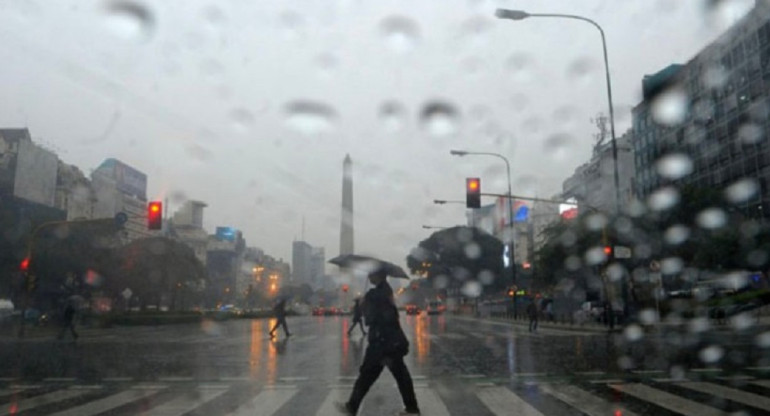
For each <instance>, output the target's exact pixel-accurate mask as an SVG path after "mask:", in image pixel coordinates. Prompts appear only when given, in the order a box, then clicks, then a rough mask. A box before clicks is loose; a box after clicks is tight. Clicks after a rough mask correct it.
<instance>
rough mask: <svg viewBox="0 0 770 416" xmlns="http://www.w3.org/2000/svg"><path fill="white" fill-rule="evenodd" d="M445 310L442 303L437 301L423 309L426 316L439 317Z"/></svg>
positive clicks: (429, 303)
mask: <svg viewBox="0 0 770 416" xmlns="http://www.w3.org/2000/svg"><path fill="white" fill-rule="evenodd" d="M445 310H446V306H444V302H441V301H437V300H434V301H431V302H428V307H427V308H425V312H427V313H428V315H440V314H442V313H444V311H445Z"/></svg>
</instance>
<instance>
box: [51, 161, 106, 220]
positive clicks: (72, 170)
mask: <svg viewBox="0 0 770 416" xmlns="http://www.w3.org/2000/svg"><path fill="white" fill-rule="evenodd" d="M55 206H56V208H59V209H61V210H64V211H65V212H66V213H67V220H68V221H72V220H83V219H93V218H94V207H95V206H96V193H95V192H94V189H93V187H92V186H91V181H90V180H88V178H87V177H86V176H85V175H84V174H83V172H82V171H81V170H80V169H79V168H78V167H77V166H75V165H68V164H66V163H63V162H61V161H59V168H58V174H57V178H56V198H55Z"/></svg>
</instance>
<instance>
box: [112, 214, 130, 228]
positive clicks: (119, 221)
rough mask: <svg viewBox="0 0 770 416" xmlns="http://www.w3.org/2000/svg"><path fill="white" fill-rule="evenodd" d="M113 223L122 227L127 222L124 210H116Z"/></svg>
mask: <svg viewBox="0 0 770 416" xmlns="http://www.w3.org/2000/svg"><path fill="white" fill-rule="evenodd" d="M114 221H115V225H117V226H118V227H122V226H123V225H125V224H126V222H128V215H127V214H126V213H125V212H118V213H117V214H115V217H114Z"/></svg>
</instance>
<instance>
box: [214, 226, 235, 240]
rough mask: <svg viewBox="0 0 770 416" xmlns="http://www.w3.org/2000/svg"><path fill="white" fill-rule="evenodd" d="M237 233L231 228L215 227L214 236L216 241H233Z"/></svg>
mask: <svg viewBox="0 0 770 416" xmlns="http://www.w3.org/2000/svg"><path fill="white" fill-rule="evenodd" d="M237 233H238V232H237V231H236V230H235V228H233V227H217V231H216V236H217V240H223V241H235V236H236V234H237Z"/></svg>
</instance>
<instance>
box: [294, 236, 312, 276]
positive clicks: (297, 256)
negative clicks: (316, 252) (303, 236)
mask: <svg viewBox="0 0 770 416" xmlns="http://www.w3.org/2000/svg"><path fill="white" fill-rule="evenodd" d="M312 258H313V246H311V245H310V244H308V243H306V242H304V241H294V242H292V244H291V282H292V284H295V285H301V284H304V283H307V284H310V282H311V278H310V276H311V274H310V269H311V263H312Z"/></svg>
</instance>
